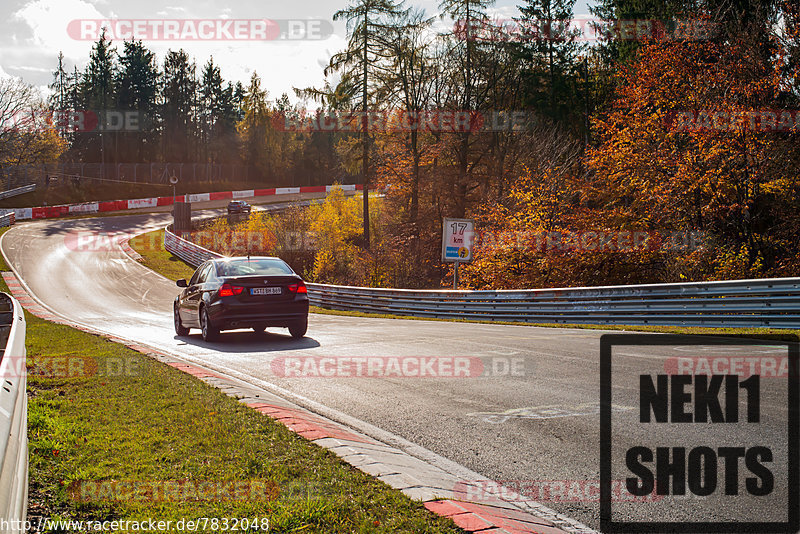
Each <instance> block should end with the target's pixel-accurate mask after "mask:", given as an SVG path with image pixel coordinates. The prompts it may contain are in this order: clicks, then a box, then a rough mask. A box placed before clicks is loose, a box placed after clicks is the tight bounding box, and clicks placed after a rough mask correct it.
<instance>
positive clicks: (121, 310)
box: [0, 214, 797, 528]
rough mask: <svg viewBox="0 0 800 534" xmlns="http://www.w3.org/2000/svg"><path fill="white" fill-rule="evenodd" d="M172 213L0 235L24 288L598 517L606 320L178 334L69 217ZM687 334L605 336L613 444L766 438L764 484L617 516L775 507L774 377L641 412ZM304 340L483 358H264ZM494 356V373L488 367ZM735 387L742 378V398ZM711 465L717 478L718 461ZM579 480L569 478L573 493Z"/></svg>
mask: <svg viewBox="0 0 800 534" xmlns="http://www.w3.org/2000/svg"><path fill="white" fill-rule="evenodd" d="M169 217H170V216H169V214H137V215H130V216H117V217H105V218H95V219H76V220H47V221H34V222H29V223H24V224H19V225H17V226H14V227H13V228H12V229H11V230H9V231H8V232H7V233H6V234H5V235H4V237H3V239H2V242H1V243H0V244H1V245H2V250H3V253H4V255H5V256H6V258H7V259H8V261H9V263H10V264H11V265H12V266H13V268H14V269H15V270H16V272H17V274H18V276H19V277H20V278H21V280H22V281H24V283H25V284H26V285H27V286H28V287H29V288H30V290H31V291H32V292H33V294H34V295H35V297H36V298H38V299H39V300H40V301H41V302H43V303H44V304H45V305H46V306H48V307H49V308H51V309H52V310H53V311H54V312H56V313H58V314H60V315H63V316H65V317H67V318H69V319H71V320H74V321H77V322H80V323H83V324H86V325H90V326H92V327H94V328H97V329H99V330H102V331H105V332H108V333H113V334H115V335H118V336H121V337H124V338H128V339H132V340H136V341H139V342H141V343H145V344H149V345H152V346H158V347H160V348H162V349H164V350H166V351H168V352H171V353H174V354H177V355H181V356H183V357H185V358H186V359H187V360H191V361H195V362H199V363H201V364H204V365H207V366H209V367H210V368H214V369H218V370H220V371H229V372H231V373H235V376H239V377H250V378H252V379H253V380H258V381H263V382H267V383H270V384H273V385H276V386H278V387H280V388H283V389H285V390H288V391H290V392H293V393H295V394H297V395H299V396H302V397H304V398H307V399H310V400H312V401H315V402H317V403H320V404H322V405H324V406H326V407H328V408H331V409H332V410H336V411H338V412H341V413H343V414H346V415H348V416H351V417H354V418H356V419H358V420H360V421H364V422H367V423H369V424H372V425H374V426H377V427H379V428H381V429H383V430H385V431H388V432H391V433H394V434H396V435H398V436H400V437H402V438H404V439H406V440H408V441H411V442H413V443H415V444H417V445H420V446H422V447H425V448H427V449H429V450H431V451H433V452H435V453H437V454H439V455H441V456H443V457H445V458H448V459H450V460H452V461H454V462H457V463H459V464H461V465H463V466H465V467H468V468H470V469H472V470H474V471H476V472H478V473H481V474H482V475H484V476H487V477H489V478H492V479H494V480H499V481H504V482H506V483H507V484H508V485H510V486H511V487H514V486H515V485H516V486H517V487H519V486H520V485H522V486H526V487H529V488H530V487H534V486H535V487H538V488H540V489H547V490H548V491H545V492H544V493H545V494H539V495H533V497H534V498H537V499H538V500H540V502H542V503H543V504H545V505H546V506H549V507H550V508H553V509H555V510H557V511H559V512H561V513H563V514H565V515H568V516H570V517H572V518H574V519H576V520H578V521H581V522H583V523H584V524H587V525H589V526H591V527H593V528H599V526H600V524H599V503H598V502H597V497H596V493H595V492H594V491H590V490H589V489H587V488H590V487H591V488H595V487H596V486H593V485H591V484H588V485H587V483H586V481H596V480H598V479H599V476H600V465H599V455H600V446H601V445H600V427H599V415H598V406H599V400H600V379H599V370H600V363H599V354H600V336H601V335H602V334H603V332H601V331H597V330H573V329H546V328H535V327H519V326H503V325H485V324H467V323H448V322H433V321H413V320H390V319H365V318H357V317H343V316H332V315H312V316H311V317H310V325H309V331H308V336H307V337H306V338H304V339H302V340H293V339H292V338H291V337H289V335H288V332H287V331H286V330H285V329H269V330H268V331H267V333H266V334H263V335H256V334H254V333H252V332H250V331H237V332H231V333H224V334H223V335H222V338H221V340H220V341H219V342H216V343H213V344H207V343H204V342H203V341H202V339H201V338H200V335H199V332H198V331H197V330H193V331H192V334H191V335H190V336H189V337H188V338H183V339H179V338H177V337H176V336H175V333H174V330H173V325H172V311H171V310H172V302H173V299H174V297H175V296H176V295H177V294H178V292H179V289H178V288H177V287H176V286H175V285H174V283H172V282H170V281H168V280H166V279H164V278H163V277H161V276H160V275H158V274H155V273H154V272H152V271H150V270H149V269H147V268H145V267H144V266H142V265H140V264H138V263H137V262H135V261H133V260H132V259H130V258H129V257H128V256H127V255H126V254H125V253H124V252H123V251H122V250H121V249H120V248H119V247H118V246H116V245H111V246H106V245H104V244H102V243H99V244H98V246H96V247H91V246H85V245H86V243H88V242H89V241H86V240H87V239H90V238H88V237H86V236H88V235H90V234H86V233H84V234H82V235H83V236H84V237H83V238H82V239H84V241H82V242H81V243H83V245H84V246H82V247H76V246H75V236H76V232H94V231H96V232H98V233H99V234H98V235H99V236H100V237H97V239H104V240H106V241H108V237H107V236H108V234H109V233H111V234H131V235H133V234H138V233H142V232H146V231H149V230H152V229H156V228H158V227H163V226H164V225H165V224H167V222H168V221H169ZM683 349H684V350H678V348H676V347H664V348H660V349H652V348H645V347H625V348H623V349H619V350H615V352H614V359H613V371H614V373H613V381H612V383H613V386H614V387H613V400H612V402H613V405H614V410H615V411H614V413H613V417H612V421H613V446H614V448H615V449H614V450H621V449H620V448H624V449H628V448H630V447H633V446H636V445H641V444H653V445H652V446H653V447H655V444H659V445H663V446H669V447H671V446H687V447H691V446H693V444H697V445H703V444H705V445H708V446H710V447H711V448H712V449H715V450H716V449H717V447H720V446H725V445H738V446H744V447H752V446H755V445H758V444H763V443H767V444H769V445H770V446H772V451H773V453H774V456H775V458H774V461H773V462H772V463H771V464H769V467H770V470H771V471H772V472H773V474H774V478H775V489H774V491H773V492H772V493H771V494H770V495H769V496H767V497H763V498H755V497H751V496H741V495H740V496H739V497H737V498H731V497H725V496H722V495H720V494H721V490H719V491H717V492H716V493H714V494H713V495H711V496H708V497H697V496H691V497H686V498H684V499H680V500H677V501H676V500H673V499H661V500H659V499H655V502H644V503H638V502H637V503H617V502H615V503H614V508H613V510H614V519H615V520H631V521H646V520H650V521H731V520H738V521H766V520H773V521H785V520H786V491H787V480H786V469H787V467H786V465H787V459H786V457H787V448H788V447H787V445H786V440H787V430H786V426H787V423H786V422H787V416H788V411H787V403H786V387H785V382H786V380H785V379H783V380H780V379H762V387H763V390H762V392H761V422H760V423H759V424H750V425H748V424H742V423H738V424H714V425H711V424H706V423H688V424H687V423H683V424H677V423H672V424H658V425H644V424H641V423H639V412H638V409H639V389H638V386H639V375H640V374H647V373H656V372H658V371H662V372H663V369H664V359H665V358H666V357H675V356H678V355H687V354H690V353H691V355H692V356H698V355H707V354H714V350H715V349H712V348H710V347H705V348H701V349H698V351H699V352H697V351H695V352H691V351H686V350H685V348H683ZM781 351H782V349H781V348H779V347H760V348H758V349H755V350H753V349H750V351H749V352H748V354H752V353H758V355H770V354H772V355H775V354H777V355H778V356H780V354H782V352H781ZM720 354H729V353H720ZM307 356H313V357H425V358H430V357H467V358H469V357H473V358H481V360H482V363H483V368H484V376H476V377H461V378H399V377H393V378H341V377H339V378H287V377H282V376H276V374H275V373H273V367H272V366H271V363H272V362H273V361H274V360H275V359H278V358H284V359H285V358H292V357H307ZM281 361H284V360H281ZM473 361H474V360H473ZM511 364H513V365H514V366H513V367H512V365H511ZM275 368H280V366H279V365H276V366H275ZM512 369H514V370H515V371H516V372H515V373H513V375H515V376H512V373H511V370H512ZM493 372H494V373H495V374H497V375H498V376H485V375H486V374H489V375H491V374H493ZM745 400H746V398H745V396H744V393H742V394H741V395H740V396H739V403H740V407H741V410H740V412H741V413H744V409H745V408H744V407H745V405H746V403H745ZM741 417H742V418H744V416H741ZM781 444H782V445H781ZM794 446H795V447H796V446H797V444H794ZM618 456H620V454H617V455H616V457H618ZM622 457H624V455H623V456H622ZM721 461H722V460H721V459H720V462H721ZM624 467H625V466H624V464H622V463H619V465H617V464H615V466H614V476H613V477H612V478H615V479H624V478H625V476H630V473H629V472H628V471H627V470H626V469H625V468H624ZM739 471H740V472H739V479H740V481H739V487H740V488H741V489H742V491H743V488H744V487H745V481H744V479H745V477H746V476H752V475H751V474H750V472H749V471H747V469H746V468H745V465H744V460H742V461H740V465H739ZM719 478H720V482H719V485H720V486H721V485H722V480H723V479H724V476H723V471H722V468H721V467H720V475H719ZM559 482H560V483H562V485H561V486H558V483H559ZM559 488H561V489H559ZM570 488H571V489H570ZM576 488H579V489H580V492H578V493H576ZM581 492H582V493H581ZM587 495H588V497H587Z"/></svg>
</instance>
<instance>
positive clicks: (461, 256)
mask: <svg viewBox="0 0 800 534" xmlns="http://www.w3.org/2000/svg"><path fill="white" fill-rule="evenodd" d="M442 230H443V231H442V261H443V262H451V263H452V262H455V263H470V262H471V261H472V243H473V239H474V236H475V221H473V220H472V219H447V218H446V219H445V220H444V224H443V227H442Z"/></svg>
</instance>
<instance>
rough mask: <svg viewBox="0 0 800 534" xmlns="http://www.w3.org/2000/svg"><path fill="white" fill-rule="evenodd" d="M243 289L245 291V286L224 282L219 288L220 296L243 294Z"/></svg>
mask: <svg viewBox="0 0 800 534" xmlns="http://www.w3.org/2000/svg"><path fill="white" fill-rule="evenodd" d="M242 291H244V288H243V287H239V286H232V285H230V284H222V287H221V288H219V296H220V297H232V296H234V295H241V294H242Z"/></svg>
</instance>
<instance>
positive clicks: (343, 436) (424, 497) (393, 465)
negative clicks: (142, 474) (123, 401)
mask: <svg viewBox="0 0 800 534" xmlns="http://www.w3.org/2000/svg"><path fill="white" fill-rule="evenodd" d="M3 279H4V280H5V282H6V284H7V285H8V287H9V290H10V291H11V294H12V295H13V296H14V298H16V299H17V300H18V301H19V302H20V304H22V306H23V307H24V308H25V309H26V310H27V311H29V312H30V313H32V314H33V315H35V316H37V317H40V318H42V319H46V320H48V321H53V322H57V323H60V324H65V325H68V326H71V327H75V328H78V329H80V330H83V331H85V332H89V333H92V334H96V335H100V336H102V337H104V338H106V339H109V340H110V341H114V342H117V343H121V344H123V345H125V346H127V347H128V348H131V349H133V350H135V351H137V352H140V353H142V354H145V355H147V356H150V357H152V358H155V359H157V360H159V361H161V362H163V363H165V364H167V365H169V366H171V367H174V368H175V369H178V370H180V371H183V372H185V373H187V374H190V375H192V376H194V377H195V378H197V379H199V380H202V381H203V382H205V383H207V384H209V385H210V386H212V387H215V388H217V389H219V390H221V391H222V392H223V393H225V394H227V395H228V396H230V397H233V398H236V399H237V400H238V401H239V402H241V403H242V404H244V405H246V406H248V407H250V408H252V409H254V410H256V411H258V412H260V413H262V414H264V415H265V416H267V417H269V418H271V419H273V420H275V421H277V422H279V423H281V424H283V425H284V426H286V427H287V428H288V429H289V430H291V431H292V432H294V433H295V434H297V435H299V436H301V437H303V438H305V439H308V440H309V441H311V442H313V443H314V444H316V445H319V446H321V447H323V448H326V449H328V450H330V451H331V452H333V453H334V454H336V455H337V456H339V457H340V458H341V459H342V460H343V461H345V462H347V463H348V464H350V465H352V466H353V467H355V468H357V469H359V470H361V471H363V472H365V473H368V474H370V475H372V476H374V477H376V478H378V479H379V480H381V481H382V482H384V483H386V484H388V485H389V486H390V487H392V488H394V489H398V490H400V491H402V492H403V493H404V494H406V495H407V496H408V497H410V498H411V499H414V500H417V501H422V502H424V506H425V508H427V509H428V510H430V511H431V512H433V513H435V514H437V515H440V516H443V517H448V518H450V519H452V520H453V522H454V523H455V524H456V525H458V526H459V527H461V528H462V529H464V530H465V531H467V532H474V533H479V534H523V533H538V534H564V533H565V532H569V533H573V534H595V531H593V530H592V529H590V528H589V527H586V526H584V525H582V524H580V523H578V522H577V521H575V520H573V519H571V518H568V517H566V516H563V515H561V514H559V513H557V512H555V511H553V510H551V509H549V508H547V507H545V506H543V505H541V504H539V503H537V502H534V501H520V500H515V501H514V502H509V501H505V500H503V498H502V497H501V493H502V492H504V491H505V489H504V488H502V487H499V488H498V492H497V493H490V492H487V491H486V489H485V487H483V488H480V489H479V491H478V488H476V491H475V492H474V494H475V495H485V496H486V498H487V499H488V501H487V502H465V501H461V500H457V499H455V493H454V490H455V488H456V487H458V488H459V489H460V491H459V494H460V495H463V494H464V490H465V487H466V486H465V485H470V483H465V482H463V481H464V480H470V481H473V482H472V484H479V483H481V482H482V481H485V480H487V479H485V478H484V477H481V476H480V475H478V474H477V473H472V472H468V473H466V475H465V474H462V475H461V476H459V475H456V474H453V473H451V472H448V471H446V470H445V469H442V468H441V467H439V466H437V465H434V464H432V463H430V462H428V461H425V460H422V459H420V458H418V457H416V456H412V455H411V454H409V453H407V452H405V451H404V450H401V449H400V448H397V447H393V446H391V445H387V444H386V443H383V442H381V441H378V440H376V439H374V438H372V437H370V436H368V435H366V434H364V433H362V432H359V431H356V430H354V429H352V428H350V427H348V426H346V425H343V424H341V423H338V422H336V421H333V420H331V419H328V418H326V417H323V416H321V415H319V414H317V413H314V412H312V411H310V410H307V409H305V408H303V407H301V406H298V405H296V404H294V403H292V402H290V401H288V400H287V399H284V398H283V397H280V396H278V395H276V394H274V393H272V392H270V391H267V390H266V389H263V388H260V387H258V386H255V385H253V384H251V383H248V382H245V381H243V380H239V379H237V378H235V377H232V376H226V375H225V373H222V372H218V371H214V370H210V369H206V368H204V367H203V366H201V365H198V364H197V363H194V362H187V361H185V360H183V359H181V358H179V357H177V356H175V355H172V354H169V353H167V352H163V351H161V350H158V349H155V348H153V347H149V346H146V345H142V344H139V343H136V342H133V341H130V340H127V339H123V338H119V337H117V336H113V335H109V334H107V333H104V332H100V331H97V330H94V329H92V328H89V327H86V326H85V325H81V324H76V323H73V322H71V321H69V320H67V319H65V318H63V317H61V316H59V315H56V314H54V313H53V312H51V311H50V310H49V309H48V308H47V307H45V306H44V305H42V304H41V303H39V302H38V301H37V300H36V299H35V298H33V297H32V296H31V295H29V294H28V292H27V290H26V287H25V286H24V284H22V283H21V282H20V281H19V280H18V279H17V277H16V276H15V274H14V273H12V272H3ZM428 455H429V456H430V455H432V453H429V454H428ZM462 471H465V472H466V471H467V470H466V469H464V468H462ZM465 476H466V478H465ZM466 489H469V488H466ZM467 494H471V493H470V492H469V491H467Z"/></svg>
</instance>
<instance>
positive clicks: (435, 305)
mask: <svg viewBox="0 0 800 534" xmlns="http://www.w3.org/2000/svg"><path fill="white" fill-rule="evenodd" d="M308 288H309V299H310V300H311V303H312V304H314V305H316V306H321V307H324V308H330V309H334V310H351V311H367V312H371V313H388V314H395V315H409V316H415V317H431V318H443V319H472V320H482V321H513V322H526V323H556V324H614V325H666V326H712V327H720V326H727V327H770V328H800V278H779V279H763V280H733V281H724V282H692V283H677V284H647V285H631V286H606V287H587V288H565V289H529V290H509V291H436V290H434V291H415V290H404V289H369V288H361V287H346V286H330V285H320V284H308Z"/></svg>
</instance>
